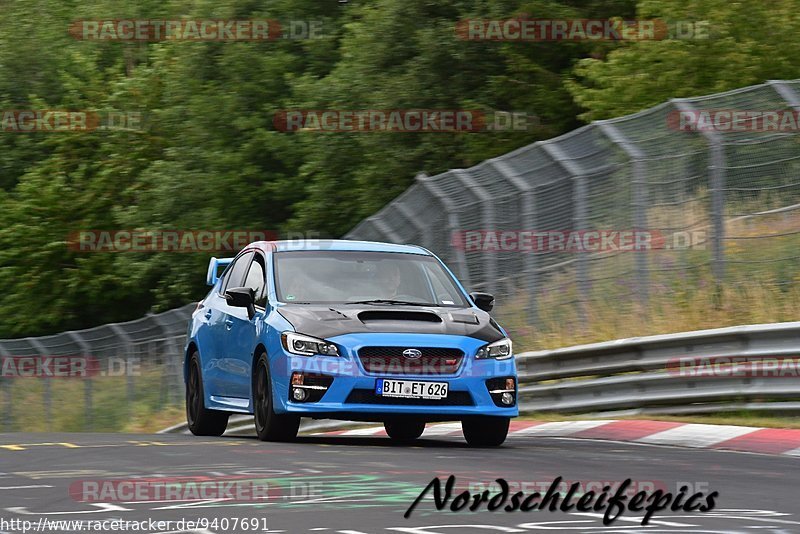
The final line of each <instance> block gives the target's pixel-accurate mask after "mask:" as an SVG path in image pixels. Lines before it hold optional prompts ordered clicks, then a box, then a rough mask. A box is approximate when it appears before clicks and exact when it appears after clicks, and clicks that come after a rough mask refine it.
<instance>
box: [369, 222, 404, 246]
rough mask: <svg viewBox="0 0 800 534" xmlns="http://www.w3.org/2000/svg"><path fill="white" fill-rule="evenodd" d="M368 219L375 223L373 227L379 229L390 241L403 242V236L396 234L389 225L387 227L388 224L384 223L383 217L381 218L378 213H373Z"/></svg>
mask: <svg viewBox="0 0 800 534" xmlns="http://www.w3.org/2000/svg"><path fill="white" fill-rule="evenodd" d="M369 219H370V220H371V221H372V224H373V225H375V227H377V228H378V230H380V231H381V233H382V234H383V235H385V236H386V237H387V238H389V241H390V242H392V243H402V242H403V238H402V237H400V236H399V235H397V234H396V233H395V231H394V230H392V229H391V227H389V225H388V224H386V222H385V221H384V220H383V219H381V217H380V215H373V216H372V217H370V218H369Z"/></svg>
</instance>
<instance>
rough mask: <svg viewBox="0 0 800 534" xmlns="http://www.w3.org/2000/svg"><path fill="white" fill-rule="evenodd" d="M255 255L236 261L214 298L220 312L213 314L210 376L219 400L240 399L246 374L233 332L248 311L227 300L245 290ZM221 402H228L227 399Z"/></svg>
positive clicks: (250, 253) (245, 255) (250, 251)
mask: <svg viewBox="0 0 800 534" xmlns="http://www.w3.org/2000/svg"><path fill="white" fill-rule="evenodd" d="M254 254H255V252H254V251H252V250H249V251H245V252H243V253H241V254H240V255H239V256H238V257H237V258H236V259H235V260H234V261H233V263H232V264H231V266H230V267H229V269H228V271H227V272H226V275H225V277H224V279H223V281H222V284H221V285H220V291H219V294H217V295H215V297H214V306H215V307H216V308H217V310H218V312H219V313H218V314H212V319H211V321H212V322H211V323H210V326H211V331H212V333H213V334H212V335H213V337H214V345H215V348H216V354H215V355H214V359H213V361H212V362H210V365H209V367H210V369H209V372H208V373H207V375H208V376H209V377H210V378H211V379H212V381H213V385H214V388H213V389H212V390H211V391H210V393H211V394H212V395H216V396H219V397H236V396H237V395H236V387H235V384H236V383H237V382H240V381H241V378H240V375H241V374H242V373H244V372H245V370H244V369H242V368H241V365H240V362H239V361H238V360H237V359H236V358H233V357H232V355H233V353H234V350H233V349H232V347H231V340H232V336H231V331H232V330H233V327H234V324H235V322H234V321H235V319H236V317H237V316H239V315H241V314H244V316H245V317H247V310H245V309H244V308H235V307H233V306H230V305H229V304H228V301H227V300H225V291H226V290H227V289H232V288H234V287H242V284H243V283H244V276H245V274H246V273H247V269H248V268H249V267H250V261H251V260H252V259H253V255H254ZM220 401H221V402H225V401H224V399H223V400H220Z"/></svg>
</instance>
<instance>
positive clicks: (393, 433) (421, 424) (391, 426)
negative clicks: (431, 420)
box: [383, 419, 425, 443]
mask: <svg viewBox="0 0 800 534" xmlns="http://www.w3.org/2000/svg"><path fill="white" fill-rule="evenodd" d="M383 428H385V429H386V434H387V435H388V436H389V437H390V438H391V439H392V440H394V441H397V442H399V443H409V442H411V441H414V440H415V439H417V438H418V437H420V436H421V435H422V433H423V432H424V431H425V421H420V420H417V419H399V420H394V421H385V422H384V423H383Z"/></svg>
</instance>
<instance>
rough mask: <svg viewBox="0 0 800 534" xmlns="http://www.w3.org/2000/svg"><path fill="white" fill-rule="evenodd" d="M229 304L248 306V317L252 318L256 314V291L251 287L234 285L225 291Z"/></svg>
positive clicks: (238, 306) (235, 306)
mask: <svg viewBox="0 0 800 534" xmlns="http://www.w3.org/2000/svg"><path fill="white" fill-rule="evenodd" d="M225 300H227V301H228V306H233V307H234V308H247V317H248V318H249V319H252V318H253V316H254V315H255V314H256V307H255V292H254V291H253V290H252V289H251V288H249V287H234V288H231V289H228V290H226V291H225Z"/></svg>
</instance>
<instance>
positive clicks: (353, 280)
mask: <svg viewBox="0 0 800 534" xmlns="http://www.w3.org/2000/svg"><path fill="white" fill-rule="evenodd" d="M274 258H275V286H276V289H277V293H278V300H279V301H281V302H289V303H292V302H294V303H307V304H332V303H337V304H341V303H372V302H373V301H377V302H374V303H375V304H392V303H397V304H400V303H403V304H412V305H413V304H416V305H430V306H457V307H464V306H468V304H467V302H466V301H465V299H464V297H463V296H462V295H461V292H460V291H459V290H458V288H457V287H456V285H455V282H454V281H453V279H452V278H451V277H450V275H449V274H448V273H447V271H445V269H444V268H443V267H442V265H441V264H440V263H439V262H438V261H437V260H436V259H435V258H433V257H431V256H424V255H421V254H402V253H392V252H361V251H331V250H325V251H290V252H277V253H275V256H274Z"/></svg>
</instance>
